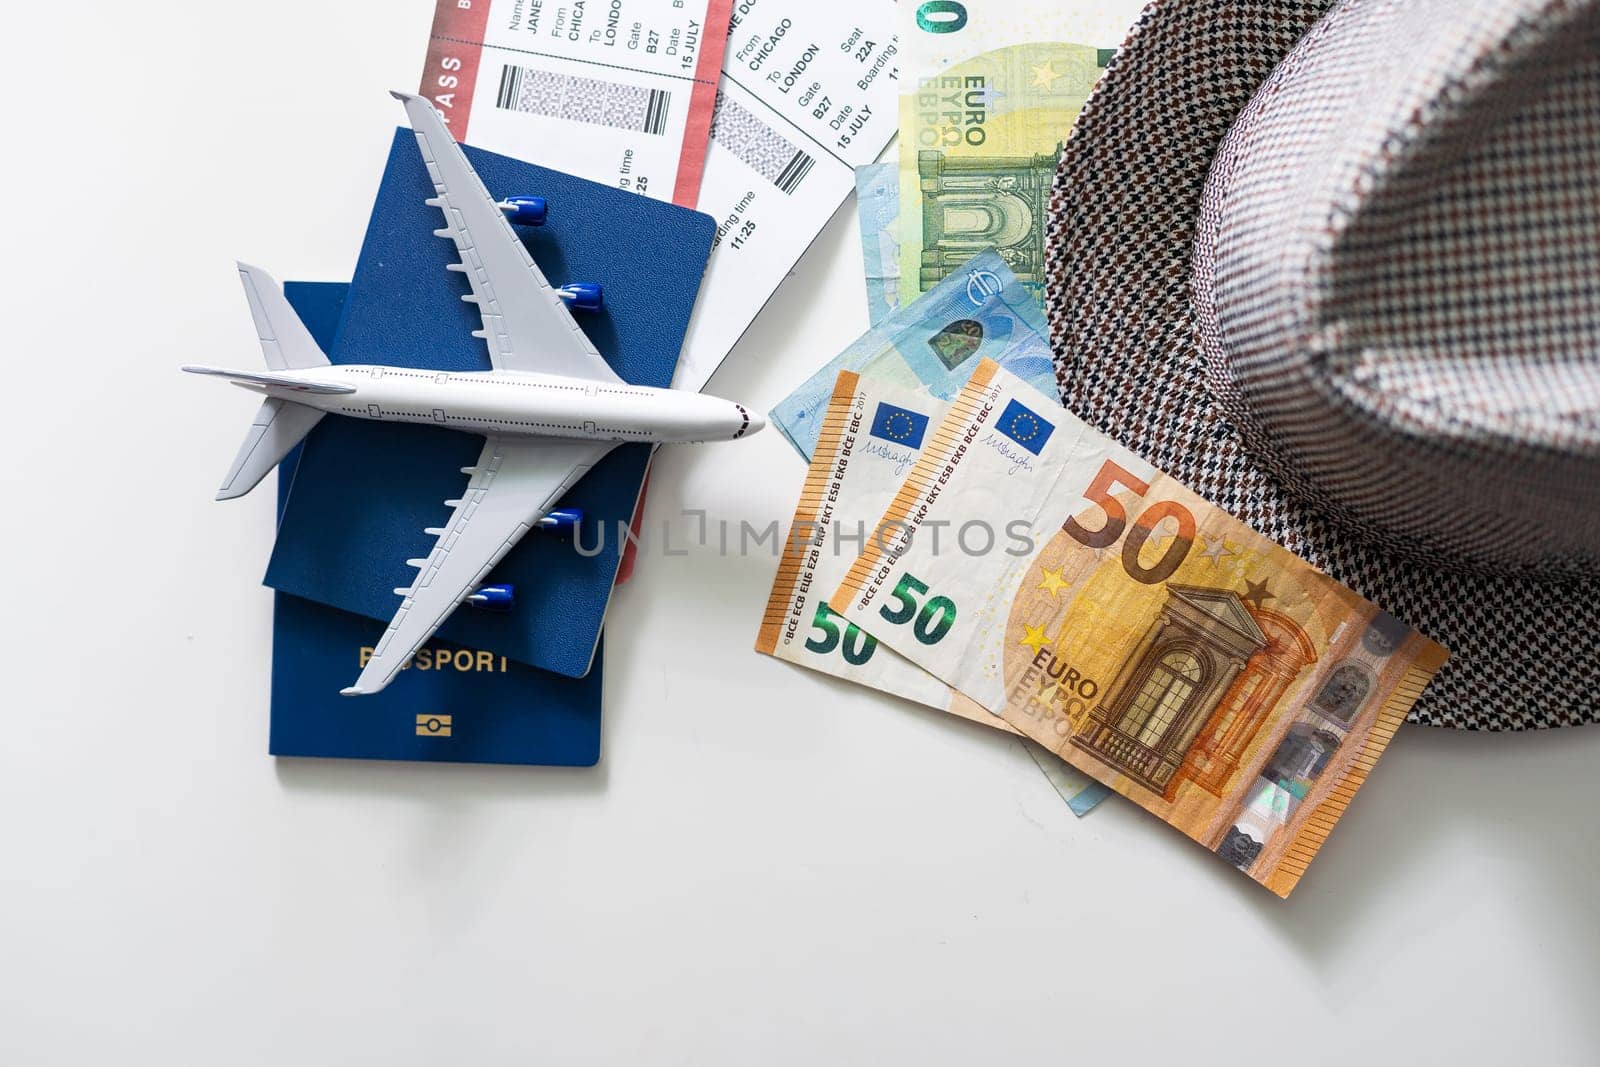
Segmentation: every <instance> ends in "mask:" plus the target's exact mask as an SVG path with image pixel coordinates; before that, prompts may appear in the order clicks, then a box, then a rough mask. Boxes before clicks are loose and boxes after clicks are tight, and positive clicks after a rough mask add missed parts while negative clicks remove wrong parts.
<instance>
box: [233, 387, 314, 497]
mask: <svg viewBox="0 0 1600 1067" xmlns="http://www.w3.org/2000/svg"><path fill="white" fill-rule="evenodd" d="M322 416H323V412H321V411H318V410H317V409H316V408H308V407H306V406H305V405H303V404H296V403H293V402H292V401H288V400H280V399H279V398H277V397H268V398H267V399H266V400H264V401H262V403H261V407H260V409H259V410H258V411H257V412H256V420H255V421H254V422H252V423H251V424H250V429H249V430H247V431H245V435H244V442H243V443H242V444H241V445H240V446H239V454H238V455H236V456H234V457H233V466H231V467H229V468H228V473H227V476H226V477H224V478H223V479H222V487H221V488H220V489H218V490H217V499H218V500H232V499H234V498H235V497H241V496H244V495H245V494H246V493H248V492H249V491H250V490H252V489H254V488H255V487H256V486H257V485H260V484H261V479H263V478H265V477H266V476H267V472H268V471H270V470H271V469H272V468H274V467H276V466H277V465H278V462H279V461H280V460H282V459H283V457H284V456H287V455H288V454H289V450H290V449H291V448H293V447H294V446H295V445H297V444H299V443H300V442H301V441H302V440H304V439H305V436H306V434H308V433H310V432H311V428H312V427H313V426H315V425H316V424H317V423H318V422H320V421H321V420H322Z"/></svg>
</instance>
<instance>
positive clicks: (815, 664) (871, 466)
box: [756, 371, 1107, 815]
mask: <svg viewBox="0 0 1600 1067" xmlns="http://www.w3.org/2000/svg"><path fill="white" fill-rule="evenodd" d="M945 407H946V405H944V404H942V403H936V402H931V401H929V400H928V399H927V398H926V397H925V396H920V395H918V394H916V393H913V392H909V391H906V390H903V389H899V388H896V387H894V386H891V385H887V384H883V383H879V382H873V381H871V380H869V379H866V378H863V377H862V376H860V375H857V374H854V373H852V372H850V371H844V372H842V373H841V374H840V375H839V377H838V381H837V382H836V384H835V387H834V390H833V393H832V394H831V396H830V399H829V403H828V406H827V409H826V412H825V414H824V418H823V421H822V428H821V432H820V434H819V436H818V440H817V447H816V452H815V454H814V455H813V456H812V460H811V466H810V468H809V469H808V470H807V472H806V480H805V485H804V487H803V488H802V490H801V493H800V500H799V503H798V504H797V505H796V507H795V512H794V519H793V521H792V522H791V523H790V527H789V534H788V539H787V540H786V541H785V542H784V546H783V553H782V555H781V557H780V559H779V562H778V572H777V575H776V576H775V577H774V579H773V583H772V592H771V594H770V595H769V597H768V598H767V607H766V611H765V613H764V614H763V615H762V619H761V630H760V632H759V634H758V635H757V638H756V650H757V651H758V652H764V653H766V654H767V655H769V656H774V657H776V658H778V659H781V660H786V661H788V662H790V663H795V664H798V665H800V666H802V667H807V668H809V669H811V670H814V671H820V672H822V673H824V674H830V675H832V676H834V677H835V678H842V679H844V680H845V681H850V682H855V683H857V684H860V685H865V686H867V687H869V688H872V689H878V690H881V691H883V692H885V693H890V694H893V695H895V696H898V697H903V698H904V699H906V700H910V701H912V702H914V703H918V704H923V705H926V706H927V707H930V708H936V709H938V710H940V711H946V712H949V713H950V714H952V715H956V716H958V717H960V718H964V719H968V720H970V721H973V722H977V723H981V724H982V725H984V726H988V727H993V728H995V729H998V730H1002V731H1005V732H1007V733H1011V734H1016V735H1018V736H1019V737H1020V736H1021V732H1020V731H1018V730H1017V729H1016V728H1015V727H1013V726H1011V725H1010V724H1008V723H1007V722H1006V721H1005V720H1004V719H1001V718H998V717H996V716H995V715H992V714H990V713H989V712H988V711H987V710H986V709H984V708H982V707H980V706H978V705H977V704H976V703H974V702H973V701H972V700H970V699H968V698H967V697H964V696H962V695H961V694H960V693H958V692H956V691H955V690H953V689H951V688H950V686H948V685H946V684H945V683H944V682H941V681H940V680H939V679H937V678H935V677H934V676H933V675H931V674H929V673H928V672H927V671H925V670H923V669H922V668H921V667H918V666H916V665H915V664H913V663H911V662H910V661H909V660H907V659H905V658H903V657H901V656H899V655H897V654H896V653H894V652H892V651H890V650H889V649H887V648H884V647H880V646H879V645H878V643H877V641H875V640H874V639H873V638H871V637H869V636H867V635H866V634H864V633H862V632H861V630H860V628H859V627H857V626H856V625H855V624H853V623H850V622H847V621H845V620H844V619H842V618H840V617H839V616H838V615H836V614H835V613H834V612H833V611H831V610H830V609H829V607H828V604H827V602H826V601H825V600H823V599H821V597H820V595H819V594H820V591H821V590H822V589H824V588H832V587H833V586H836V585H838V583H839V581H840V579H841V578H843V577H844V574H845V570H846V569H847V568H848V567H849V565H850V563H851V561H852V560H854V559H855V558H856V554H857V552H858V551H859V550H860V547H861V537H862V535H863V531H864V530H865V528H866V524H867V523H869V522H873V521H875V520H876V519H877V517H878V516H879V515H881V514H882V513H883V510H884V508H885V507H886V506H887V505H888V503H889V500H890V498H892V497H893V495H894V493H895V490H896V489H897V488H899V486H900V483H901V482H902V481H904V479H905V476H906V474H907V472H908V471H909V470H910V469H911V466H912V464H914V463H915V462H916V460H917V457H918V455H919V454H920V452H921V449H922V444H923V441H924V438H925V436H926V434H927V431H928V429H929V427H930V425H937V424H938V422H939V420H940V418H941V417H942V416H943V415H944V409H945ZM1024 743H1025V744H1026V745H1029V746H1032V745H1033V743H1032V742H1024ZM1046 777H1048V778H1049V779H1050V782H1051V784H1052V785H1053V786H1054V787H1055V788H1056V791H1057V792H1059V793H1060V794H1061V796H1062V798H1063V799H1065V800H1066V801H1067V805H1068V807H1069V808H1071V810H1072V811H1073V813H1074V814H1076V815H1083V814H1084V813H1086V812H1087V811H1088V810H1089V809H1091V808H1093V807H1094V806H1095V805H1096V804H1098V803H1099V802H1100V801H1101V800H1102V799H1104V798H1105V796H1106V795H1107V790H1106V789H1105V787H1104V786H1101V785H1100V784H1099V783H1098V782H1095V781H1094V780H1093V779H1091V778H1089V777H1088V776H1087V775H1084V774H1081V773H1079V772H1077V771H1073V770H1069V771H1067V773H1065V774H1062V773H1060V772H1054V773H1052V772H1047V773H1046Z"/></svg>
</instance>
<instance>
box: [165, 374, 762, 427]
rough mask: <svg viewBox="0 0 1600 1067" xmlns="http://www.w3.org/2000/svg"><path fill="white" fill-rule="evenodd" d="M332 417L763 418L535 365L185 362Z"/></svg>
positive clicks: (711, 423)
mask: <svg viewBox="0 0 1600 1067" xmlns="http://www.w3.org/2000/svg"><path fill="white" fill-rule="evenodd" d="M184 369H185V370H187V371H190V372H192V373H196V374H210V375H215V376H217V377H223V378H228V379H230V380H232V381H233V382H235V384H238V385H241V386H244V387H245V388H247V389H250V390H251V391H253V392H259V393H262V394H264V395H266V396H269V397H277V398H279V399H281V400H287V401H292V402H293V403H296V404H300V405H303V406H305V407H310V408H315V409H316V410H318V411H322V412H326V413H327V414H330V415H346V416H349V417H350V418H356V419H368V420H371V421H373V422H403V423H410V424H413V425H428V426H442V427H445V428H447V429H452V430H464V431H467V432H470V433H481V434H502V435H518V436H529V437H570V438H576V439H579V440H588V441H644V442H650V443H661V444H671V443H699V442H707V441H734V440H738V439H739V438H741V437H743V436H745V435H746V434H748V433H753V432H755V431H757V430H760V429H761V428H762V426H763V425H764V422H763V420H762V419H761V417H760V416H759V415H753V414H751V412H750V411H748V410H747V409H746V408H745V407H744V406H743V405H742V404H737V403H734V402H733V401H731V400H723V399H720V398H718V397H713V396H706V395H704V394H702V393H690V392H686V391H684V390H681V389H655V388H652V387H650V386H645V385H627V384H622V383H617V384H613V383H607V382H601V381H596V380H594V379H592V378H571V377H566V376H564V375H559V374H541V373H536V372H527V371H465V372H462V371H428V370H415V369H411V368H407V367H389V366H380V365H373V364H346V365H339V366H333V365H330V366H325V367H315V368H311V369H301V370H289V371H276V372H273V373H270V374H258V373H249V372H243V371H234V370H223V369H221V368H212V367H194V366H191V367H185V368H184Z"/></svg>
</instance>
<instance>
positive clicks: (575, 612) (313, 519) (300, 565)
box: [266, 128, 716, 699]
mask: <svg viewBox="0 0 1600 1067" xmlns="http://www.w3.org/2000/svg"><path fill="white" fill-rule="evenodd" d="M466 153H467V158H468V159H469V160H470V161H471V163H472V165H473V167H474V168H476V170H477V172H478V175H479V177H481V178H482V179H483V182H484V184H485V185H486V186H487V187H488V189H489V192H490V194H491V195H493V196H495V197H497V198H499V197H505V196H513V195H519V194H532V195H538V196H544V197H547V198H548V199H549V202H550V217H549V221H548V222H547V223H546V224H545V225H544V226H542V227H540V228H539V229H536V230H527V231H525V232H524V234H523V236H524V238H525V239H526V241H527V245H528V250H529V252H530V253H531V254H532V256H533V258H534V261H535V262H537V263H538V264H539V267H540V269H541V270H543V271H544V273H545V276H546V277H547V278H549V279H550V281H551V283H552V284H554V285H561V284H564V283H565V282H569V281H592V282H599V283H600V284H601V285H602V286H603V287H604V289H605V309H604V310H603V311H602V312H600V313H598V314H595V315H579V316H578V321H579V323H580V324H581V325H582V327H583V329H584V332H585V333H587V334H588V336H589V338H590V340H591V341H593V342H594V345H595V347H596V348H597V349H599V351H600V354H601V355H602V356H604V357H605V358H606V361H607V362H608V363H610V364H611V367H612V369H614V370H615V371H616V372H617V373H618V374H619V375H621V376H622V378H623V379H625V380H626V381H629V382H633V383H636V384H640V385H653V386H666V385H668V384H670V383H671V380H672V372H673V370H674V369H675V367H676V366H677V361H678V354H679V351H680V349H681V348H682V346H683V337H684V333H685V332H686V331H687V329H688V325H689V315H690V313H691V312H692V311H693V308H694V301H695V296H696V294H697V293H698V292H699V289H700V280H701V277H702V276H703V275H704V273H705V267H706V259H707V257H708V256H709V255H710V252H711V242H712V239H713V237H714V235H715V232H716V225H715V223H714V222H713V221H712V220H711V218H710V217H709V216H707V215H703V214H700V213H699V212H695V211H689V210H687V209H685V208H680V207H676V206H674V205H672V204H665V203H660V202H658V201H654V200H649V199H647V198H645V197H642V196H638V195H637V194H634V193H629V192H623V191H622V190H620V189H613V188H610V187H609V186H604V185H599V184H596V183H594V182H589V181H584V180H583V179H580V178H574V177H572V176H570V175H566V174H562V173H560V172H558V171H553V170H548V169H546V168H544V167H538V166H534V165H533V164H531V163H524V162H521V161H520V160H516V159H511V158H509V157H507V156H500V155H496V154H494V153H492V152H484V151H480V150H478V149H475V148H472V147H470V146H469V147H466ZM432 195H433V189H432V186H431V185H430V183H429V181H428V177H427V173H426V171H425V170H424V168H423V164H422V159H421V156H420V155H419V154H418V152H417V145H416V140H415V138H414V137H413V136H412V134H411V131H410V130H408V129H405V128H401V129H400V130H398V131H396V133H395V137H394V140H393V142H392V144H391V146H390V149H389V159H388V164H387V166H386V168H385V170H384V175H383V181H382V184H381V185H380V186H379V189H378V197H377V202H376V203H375V204H374V205H373V209H372V217H371V220H370V221H369V223H368V226H367V233H366V238H365V240H364V242H363V243H362V247H361V258H360V260H359V262H358V263H357V265H356V271H355V277H354V280H353V281H352V283H351V286H350V291H349V294H348V297H347V298H346V300H345V302H344V308H343V312H342V314H341V316H340V321H339V325H338V329H337V335H336V336H335V337H334V339H333V341H332V343H331V345H330V346H329V347H328V348H326V349H325V351H326V352H327V353H328V358H329V359H330V360H332V361H333V362H334V363H383V364H389V365H393V366H403V367H416V368H424V369H438V370H487V369H488V368H489V360H488V354H487V350H486V348H485V346H484V343H483V342H482V341H481V340H479V339H477V338H474V337H473V336H472V331H473V330H476V329H479V328H480V327H481V325H482V323H481V322H480V321H479V318H478V314H477V310H476V308H475V307H474V306H473V305H471V304H468V303H465V302H463V301H462V299H461V297H462V295H463V294H465V293H466V292H467V284H466V281H465V279H463V278H462V277H461V276H460V275H458V274H456V273H454V272H451V271H449V270H447V269H446V267H448V266H449V265H450V264H451V263H453V262H455V260H456V256H455V249H454V246H453V245H452V244H451V242H450V241H449V240H447V239H445V238H439V237H434V236H433V231H434V230H435V229H437V228H438V227H439V226H440V225H442V219H441V217H440V215H439V212H438V209H437V208H433V207H429V206H428V205H427V204H425V203H424V201H425V200H426V199H427V198H428V197H431V196H432ZM481 447H482V439H481V438H479V437H477V436H476V435H470V434H463V433H457V432H453V431H450V430H444V429H437V428H433V427H427V426H400V425H385V424H382V423H372V422H364V421H360V420H356V419H341V418H328V419H324V420H323V421H322V422H321V423H320V424H319V425H318V426H317V428H316V429H315V430H313V431H312V433H311V435H310V436H309V437H308V438H307V439H306V442H305V444H304V446H303V448H302V454H301V457H300V463H299V467H298V469H297V471H296V473H295V476H294V481H293V484H292V486H291V488H290V492H289V498H288V503H287V506H286V507H285V509H284V513H283V520H282V523H281V524H280V526H279V529H278V539H277V544H276V546H275V547H274V549H273V553H272V560H271V562H270V564H269V565H268V568H267V576H266V583H267V584H268V585H270V586H272V587H273V588H274V589H277V590H278V591H279V592H282V593H290V594H293V595H294V596H297V597H300V598H302V599H306V600H311V601H315V602H317V603H320V604H326V605H329V606H331V607H336V608H339V609H341V610H343V611H346V612H349V613H352V614H354V615H358V616H364V617H365V618H367V619H371V620H376V621H379V622H382V623H385V624H386V623H387V622H388V621H389V619H390V617H391V616H392V615H393V614H394V611H395V609H396V608H397V607H398V606H399V598H398V597H396V596H395V594H394V590H395V589H398V588H401V587H403V586H406V585H408V584H410V582H411V581H412V579H413V578H414V576H415V571H413V570H412V569H411V568H410V567H408V566H407V565H406V562H405V561H406V560H408V559H412V558H420V557H425V556H427V554H428V551H429V549H430V548H432V542H433V539H432V538H430V537H429V536H428V535H427V534H425V533H424V532H423V531H424V529H426V528H427V527H430V526H443V525H445V521H446V518H447V516H448V514H449V509H448V508H446V507H445V506H444V501H445V500H447V499H450V498H453V497H456V496H459V495H460V493H461V489H462V487H463V486H464V485H465V484H466V476H465V475H463V474H461V473H460V468H462V467H468V466H471V465H472V464H473V463H474V462H475V461H476V459H477V457H478V452H479V449H480V448H481ZM649 459H650V449H649V446H648V445H623V446H621V447H619V448H617V449H615V450H614V451H613V452H612V453H611V454H610V455H608V456H607V457H606V458H605V459H604V460H602V461H601V462H600V463H598V464H596V465H595V468H594V469H593V470H592V471H590V472H589V474H588V475H586V476H585V477H584V478H583V479H582V480H581V481H580V482H579V483H578V484H577V485H575V486H574V487H573V488H572V490H571V491H570V492H569V493H568V494H567V496H566V497H565V498H564V499H563V500H562V501H561V505H562V506H563V507H569V508H581V509H582V510H583V512H584V515H585V518H584V523H583V526H582V528H581V529H580V530H579V531H577V532H576V533H575V534H564V535H555V534H551V533H548V532H545V531H540V530H535V531H533V532H532V533H530V534H528V535H527V536H526V537H525V538H523V540H522V542H521V544H519V545H518V546H517V547H516V548H515V549H513V550H512V551H511V553H510V554H509V555H507V556H506V558H505V559H504V560H502V561H501V562H500V564H499V565H498V566H497V567H496V568H495V569H494V570H493V571H492V572H491V573H490V575H489V580H490V581H492V582H506V583H511V584H514V585H515V586H516V589H517V606H516V608H515V610H513V611H512V612H510V613H507V614H489V613H484V612H476V611H471V610H465V609H464V610H460V611H457V612H456V613H455V614H454V615H452V616H451V617H450V619H449V620H448V621H446V623H445V625H444V626H443V627H442V628H441V629H440V631H439V634H438V637H439V639H440V640H442V641H446V642H450V643H452V644H455V645H459V646H462V647H465V648H471V649H475V650H482V651H486V652H489V653H492V654H493V655H494V656H497V657H504V658H506V659H507V660H513V661H516V662H518V663H522V664H528V665H531V666H534V667H539V668H541V669H543V670H546V671H554V672H556V673H558V674H563V675H568V676H570V677H574V678H578V677H582V676H584V675H585V674H587V673H588V672H589V669H590V666H591V663H592V661H593V657H594V654H595V651H596V648H597V647H598V643H599V637H600V628H601V625H602V624H603V622H604V620H605V613H606V607H607V605H608V604H609V603H610V598H611V590H612V585H613V583H614V580H615V578H616V573H617V566H618V563H619V562H620V560H621V557H622V550H623V548H624V547H625V545H624V541H625V538H623V537H622V536H621V535H620V532H619V531H620V530H621V529H622V528H623V527H625V526H626V524H627V523H628V521H629V519H630V518H631V517H632V515H633V510H634V506H635V504H636V503H637V502H638V498H639V488H640V485H641V483H642V482H643V479H644V474H645V469H646V467H647V465H648V463H649ZM575 536H576V537H580V538H581V539H582V545H583V548H584V552H583V553H580V552H578V551H577V550H576V547H575V545H574V544H573V538H574V537H575ZM597 546H598V547H599V551H597V552H595V551H594V549H595V548H596V547H597ZM591 552H593V554H592V555H590V554H588V553H591ZM346 666H347V668H348V670H347V672H346V673H347V674H349V676H350V677H354V672H355V670H356V665H355V664H354V663H347V664H346ZM419 677H420V673H419V672H415V671H407V672H406V673H405V674H402V675H401V676H400V677H399V678H397V679H396V680H395V682H394V685H393V688H397V689H400V690H401V691H402V694H403V693H404V692H405V690H407V689H409V688H412V687H414V686H416V685H417V684H418V678H419ZM340 684H342V685H348V684H349V678H346V679H345V680H344V681H343V682H341V683H340ZM364 699H365V698H364ZM408 699H409V698H408Z"/></svg>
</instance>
